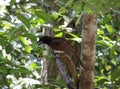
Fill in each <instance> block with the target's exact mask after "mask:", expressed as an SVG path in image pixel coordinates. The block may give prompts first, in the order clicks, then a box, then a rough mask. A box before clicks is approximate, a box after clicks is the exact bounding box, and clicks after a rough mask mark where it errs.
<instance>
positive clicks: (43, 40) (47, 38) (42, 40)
mask: <svg viewBox="0 0 120 89" xmlns="http://www.w3.org/2000/svg"><path fill="white" fill-rule="evenodd" d="M51 41H52V37H50V36H43V37H41V38H40V39H39V40H38V41H37V43H38V44H42V43H43V44H47V45H49V44H50V43H51Z"/></svg>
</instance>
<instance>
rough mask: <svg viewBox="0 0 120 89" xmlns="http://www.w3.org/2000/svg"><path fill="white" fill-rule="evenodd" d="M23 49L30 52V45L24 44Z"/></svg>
mask: <svg viewBox="0 0 120 89" xmlns="http://www.w3.org/2000/svg"><path fill="white" fill-rule="evenodd" d="M25 51H26V52H27V53H30V52H31V47H30V45H26V46H25Z"/></svg>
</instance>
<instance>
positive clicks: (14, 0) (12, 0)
mask: <svg viewBox="0 0 120 89" xmlns="http://www.w3.org/2000/svg"><path fill="white" fill-rule="evenodd" d="M15 2H16V0H11V2H10V7H11V8H12V6H13V5H14V4H15Z"/></svg>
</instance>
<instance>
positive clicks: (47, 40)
mask: <svg viewBox="0 0 120 89" xmlns="http://www.w3.org/2000/svg"><path fill="white" fill-rule="evenodd" d="M37 43H44V44H47V45H48V46H50V47H51V48H52V49H53V50H59V51H64V52H66V53H68V54H71V55H73V56H75V57H76V58H77V59H79V62H80V65H81V66H82V67H83V68H84V69H85V67H84V65H83V62H82V61H81V60H80V57H79V56H78V55H77V53H76V51H75V49H74V48H73V47H72V45H71V44H70V42H69V41H68V40H65V39H64V38H60V37H51V36H43V37H41V38H40V39H39V41H38V42H37Z"/></svg>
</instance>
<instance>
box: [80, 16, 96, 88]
mask: <svg viewBox="0 0 120 89" xmlns="http://www.w3.org/2000/svg"><path fill="white" fill-rule="evenodd" d="M83 21H84V23H83V29H82V44H81V48H82V52H81V58H82V60H83V62H84V63H85V66H86V70H81V73H80V89H94V57H95V42H96V33H97V15H96V14H91V15H87V16H84V20H83Z"/></svg>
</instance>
